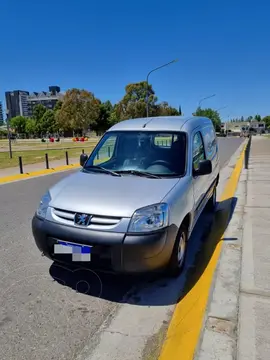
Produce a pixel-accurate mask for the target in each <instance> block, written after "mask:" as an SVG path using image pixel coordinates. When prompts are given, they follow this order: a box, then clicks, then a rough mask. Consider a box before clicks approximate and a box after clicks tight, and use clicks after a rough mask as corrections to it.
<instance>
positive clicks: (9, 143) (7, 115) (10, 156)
mask: <svg viewBox="0 0 270 360" xmlns="http://www.w3.org/2000/svg"><path fill="white" fill-rule="evenodd" d="M6 122H7V131H8V146H9V158H10V159H12V147H11V137H10V126H9V110H8V109H6Z"/></svg>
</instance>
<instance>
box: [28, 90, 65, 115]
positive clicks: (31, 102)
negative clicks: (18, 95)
mask: <svg viewBox="0 0 270 360" xmlns="http://www.w3.org/2000/svg"><path fill="white" fill-rule="evenodd" d="M62 98H63V94H62V93H61V92H60V87H59V86H50V87H49V91H41V92H39V93H37V92H33V93H31V94H30V95H28V96H27V105H28V116H32V115H33V111H34V107H35V106H36V105H38V104H42V105H44V106H45V107H46V108H47V109H51V110H52V109H53V108H54V107H55V105H56V103H57V101H58V100H61V99H62Z"/></svg>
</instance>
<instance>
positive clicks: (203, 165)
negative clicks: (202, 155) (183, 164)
mask: <svg viewBox="0 0 270 360" xmlns="http://www.w3.org/2000/svg"><path fill="white" fill-rule="evenodd" d="M211 172H212V162H211V160H202V161H200V162H199V168H198V169H197V170H195V171H194V172H193V174H194V175H195V176H201V175H209V174H211Z"/></svg>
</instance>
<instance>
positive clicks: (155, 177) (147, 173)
mask: <svg viewBox="0 0 270 360" xmlns="http://www.w3.org/2000/svg"><path fill="white" fill-rule="evenodd" d="M117 173H118V174H132V175H137V176H145V177H149V178H152V179H160V178H161V177H160V176H158V175H155V174H152V173H149V172H147V171H139V170H119V171H117Z"/></svg>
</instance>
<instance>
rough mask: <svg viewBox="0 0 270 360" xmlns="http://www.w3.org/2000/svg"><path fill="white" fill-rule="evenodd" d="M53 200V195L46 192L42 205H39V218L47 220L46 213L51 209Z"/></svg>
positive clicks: (41, 201)
mask: <svg viewBox="0 0 270 360" xmlns="http://www.w3.org/2000/svg"><path fill="white" fill-rule="evenodd" d="M51 200H52V198H51V195H50V193H49V191H48V192H46V194H44V195H43V196H42V198H41V200H40V203H39V207H38V209H37V216H39V217H41V218H43V219H45V217H46V213H47V209H48V207H49V203H50V201H51Z"/></svg>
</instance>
